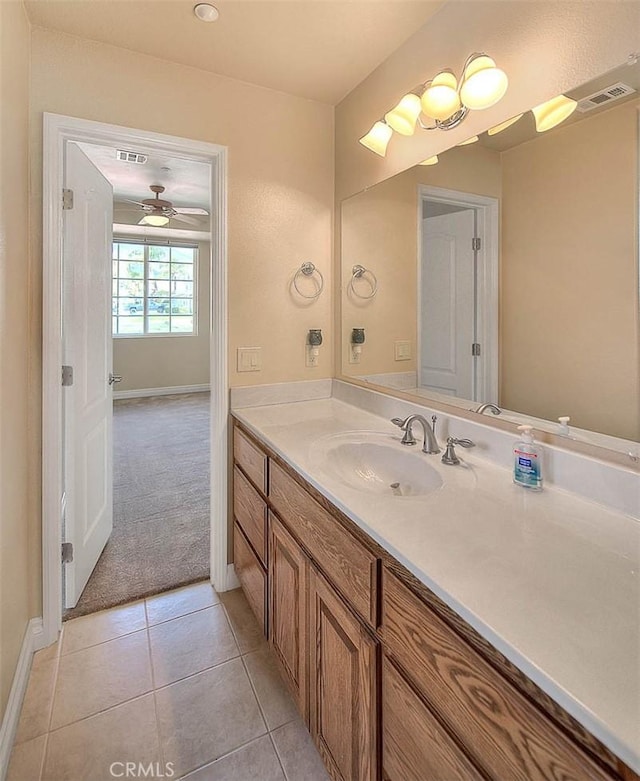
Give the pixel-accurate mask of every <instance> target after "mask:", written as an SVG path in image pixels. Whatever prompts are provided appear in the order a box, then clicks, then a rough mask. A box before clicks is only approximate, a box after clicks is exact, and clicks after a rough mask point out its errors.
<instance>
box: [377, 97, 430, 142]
mask: <svg viewBox="0 0 640 781" xmlns="http://www.w3.org/2000/svg"><path fill="white" fill-rule="evenodd" d="M421 111H422V105H421V103H420V98H419V97H418V96H417V95H414V94H413V93H411V92H410V93H409V94H408V95H405V96H404V98H402V100H401V101H400V103H398V105H397V106H396V107H395V108H394V109H391V111H389V112H388V113H387V114H385V115H384V118H385V120H386V123H387V125H390V126H391V127H392V128H393V129H394V130H395V131H396V133H400V134H401V135H403V136H412V135H413V134H414V132H415V129H416V121H417V120H418V117H419V116H420V112H421Z"/></svg>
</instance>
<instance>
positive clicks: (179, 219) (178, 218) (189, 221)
mask: <svg viewBox="0 0 640 781" xmlns="http://www.w3.org/2000/svg"><path fill="white" fill-rule="evenodd" d="M171 219H172V220H175V221H176V222H184V223H186V224H187V225H200V224H201V223H200V220H194V219H193V217H185V216H184V215H182V214H174V215H173V216H172V217H171Z"/></svg>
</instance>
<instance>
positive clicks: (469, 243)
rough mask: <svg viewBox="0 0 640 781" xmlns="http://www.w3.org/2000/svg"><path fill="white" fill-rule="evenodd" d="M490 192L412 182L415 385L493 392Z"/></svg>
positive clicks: (465, 394) (482, 396)
mask: <svg viewBox="0 0 640 781" xmlns="http://www.w3.org/2000/svg"><path fill="white" fill-rule="evenodd" d="M498 207H499V204H498V201H497V199H495V198H490V197H487V196H480V195H476V194H473V193H464V192H456V191H453V190H445V189H443V188H439V187H428V186H425V185H420V186H419V188H418V275H417V276H418V367H417V385H418V387H419V388H424V389H427V390H429V392H430V393H436V394H438V395H440V396H442V397H446V398H449V399H450V398H451V397H456V398H460V399H464V400H468V401H494V402H496V403H497V399H498V236H499V233H498V210H499V208H498Z"/></svg>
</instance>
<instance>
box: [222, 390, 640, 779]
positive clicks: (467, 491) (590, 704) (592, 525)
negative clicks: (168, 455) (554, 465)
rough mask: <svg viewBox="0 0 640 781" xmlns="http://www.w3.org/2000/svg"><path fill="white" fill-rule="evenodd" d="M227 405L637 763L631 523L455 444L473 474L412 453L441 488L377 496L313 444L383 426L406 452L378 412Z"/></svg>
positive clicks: (635, 538) (637, 589)
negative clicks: (527, 482)
mask: <svg viewBox="0 0 640 781" xmlns="http://www.w3.org/2000/svg"><path fill="white" fill-rule="evenodd" d="M233 414H234V415H235V416H236V417H237V418H238V419H239V420H240V421H241V422H242V423H244V425H245V426H247V428H249V429H250V430H252V431H253V432H254V433H255V434H256V435H257V436H258V437H259V438H261V439H263V440H264V441H265V443H266V444H267V445H268V446H269V447H270V448H271V449H272V450H274V451H275V452H276V453H278V455H280V456H281V457H282V458H283V459H284V460H285V461H286V462H287V463H288V464H290V465H291V466H292V467H293V468H294V469H296V470H297V471H298V472H300V474H301V475H302V476H303V477H304V478H305V479H306V480H307V481H308V482H309V483H311V484H312V485H313V486H315V487H316V488H317V489H318V490H319V491H320V492H321V493H322V494H323V495H324V496H326V497H327V499H329V500H330V501H331V502H333V503H334V504H335V505H336V506H337V507H338V508H339V509H340V510H342V511H343V512H344V513H345V515H347V516H348V517H349V518H351V519H352V520H353V521H354V522H355V523H356V524H357V525H358V526H360V527H361V528H362V529H363V530H364V531H365V532H367V533H368V534H369V535H370V536H371V537H372V538H373V539H374V540H376V541H377V542H378V543H379V544H380V545H381V546H382V547H383V548H385V549H386V550H387V551H389V553H391V554H392V555H393V556H395V558H397V559H398V561H399V562H400V563H402V564H403V565H404V566H405V567H406V568H407V569H408V570H409V571H410V572H412V573H413V574H414V575H415V576H416V577H417V578H418V579H419V580H420V581H422V582H423V583H424V584H425V585H426V586H428V587H429V588H430V589H431V590H432V591H433V592H434V593H435V594H436V595H437V596H438V597H440V599H442V601H443V602H445V603H446V604H448V605H449V606H450V607H451V608H453V610H455V611H456V612H457V613H458V614H459V615H460V616H462V617H463V618H464V619H465V620H466V621H467V622H468V623H469V624H470V625H471V626H472V627H473V628H474V629H476V630H477V631H478V632H479V633H480V634H481V635H482V636H483V637H485V638H486V639H487V640H488V641H489V642H490V643H492V644H493V645H494V646H495V647H496V648H497V649H498V650H499V651H501V652H502V653H503V654H504V655H505V656H506V657H507V658H508V659H509V660H511V661H512V662H513V663H514V664H515V665H516V666H517V667H518V668H519V669H520V670H522V671H523V672H524V673H525V674H526V675H527V676H529V678H531V679H532V680H533V681H534V682H535V683H536V684H537V685H538V686H539V687H540V688H541V689H542V690H543V691H545V692H546V693H547V694H549V695H550V696H551V697H552V698H553V699H554V700H555V701H556V702H557V703H559V704H560V705H561V706H562V707H563V708H564V709H565V710H566V711H567V712H568V713H570V714H571V715H572V716H573V717H574V718H575V719H576V720H577V721H579V722H580V723H581V724H582V725H583V726H584V727H586V729H588V730H589V731H590V732H591V733H592V734H593V735H595V736H596V737H597V738H598V739H599V740H600V741H601V742H602V743H604V744H605V745H606V746H607V747H608V748H609V749H610V750H611V751H612V752H613V753H614V754H616V755H617V756H618V757H619V758H620V759H622V760H623V762H625V763H626V764H628V765H629V766H630V767H631V768H633V769H634V770H635V771H636V772H640V584H639V580H638V570H639V565H640V523H638V521H637V520H634V519H632V518H629V517H627V516H625V515H622V514H620V513H617V512H613V511H611V510H607V509H606V508H603V507H602V506H600V505H597V504H595V503H592V502H589V501H587V500H585V499H582V498H580V497H578V496H576V495H574V494H570V493H568V492H565V491H561V490H559V489H556V488H546V489H545V490H543V491H542V492H540V493H536V492H530V491H527V490H526V489H523V488H521V487H519V486H516V485H514V484H513V483H512V480H511V473H510V472H509V470H506V469H502V468H500V467H498V466H495V465H494V464H492V463H490V462H489V461H487V460H483V459H480V458H478V457H476V456H474V455H473V451H471V452H470V451H466V450H464V451H463V450H461V449H460V448H458V455H459V456H460V458H461V459H464V462H465V465H466V467H467V468H468V469H470V470H471V471H472V472H473V474H474V475H475V480H466V481H465V480H460V479H459V476H458V477H455V476H454V475H453V474H451V473H452V471H453V470H458V469H460V468H461V467H445V466H443V465H441V464H440V456H435V455H423V456H422V454H420V455H421V456H422V457H424V458H425V459H426V461H427V463H428V464H430V465H431V466H434V467H436V468H438V469H439V470H440V471H441V473H442V474H443V475H444V478H445V485H444V487H443V488H441V489H439V490H437V491H434V492H433V493H431V494H428V495H427V496H424V497H420V498H417V497H394V496H389V497H388V498H381V497H380V496H379V495H377V494H368V493H366V492H364V491H360V490H356V489H354V488H352V487H350V486H349V485H348V484H347V483H345V482H344V481H343V480H341V479H340V478H339V477H338V476H337V475H333V474H332V473H331V471H330V470H328V471H325V469H323V468H322V464H321V450H322V449H321V448H319V447H318V441H319V440H320V442H323V441H326V440H323V438H326V437H329V436H332V435H338V434H341V433H345V432H366V431H370V432H383V433H384V434H385V435H387V436H388V438H389V442H390V443H391V444H392V446H395V441H396V440H397V446H398V450H399V451H401V450H402V451H404V450H406V449H405V448H403V447H402V446H401V445H400V432H399V431H398V429H397V428H395V427H394V426H393V425H392V424H391V423H390V422H389V421H388V420H386V419H385V418H381V417H378V416H377V415H373V414H371V413H369V412H365V411H362V410H360V409H358V408H357V407H353V406H351V405H348V404H345V403H343V402H341V401H337V400H336V399H322V400H318V401H304V402H296V403H290V404H278V405H271V406H264V407H253V408H245V409H235V410H234V411H233ZM415 433H416V435H417V436H418V437H420V436H421V433H420V428H419V427H417V428H416V431H415ZM392 438H393V439H392ZM319 453H320V455H319ZM448 474H450V475H451V477H450V478H449V479H448V478H447V475H448ZM447 480H448V484H447Z"/></svg>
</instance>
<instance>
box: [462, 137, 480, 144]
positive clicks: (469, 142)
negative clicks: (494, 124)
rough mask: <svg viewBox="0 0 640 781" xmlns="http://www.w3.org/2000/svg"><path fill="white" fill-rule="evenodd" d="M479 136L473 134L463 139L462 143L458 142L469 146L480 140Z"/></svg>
mask: <svg viewBox="0 0 640 781" xmlns="http://www.w3.org/2000/svg"><path fill="white" fill-rule="evenodd" d="M478 140H479V139H478V136H471V138H467V140H466V141H463V142H462V143H461V144H458V146H469V144H475V142H476V141H478Z"/></svg>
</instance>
